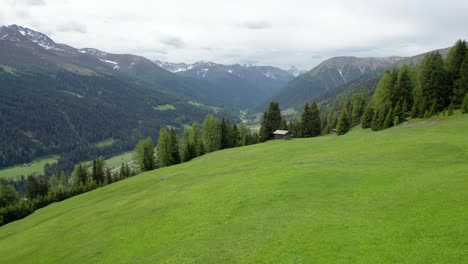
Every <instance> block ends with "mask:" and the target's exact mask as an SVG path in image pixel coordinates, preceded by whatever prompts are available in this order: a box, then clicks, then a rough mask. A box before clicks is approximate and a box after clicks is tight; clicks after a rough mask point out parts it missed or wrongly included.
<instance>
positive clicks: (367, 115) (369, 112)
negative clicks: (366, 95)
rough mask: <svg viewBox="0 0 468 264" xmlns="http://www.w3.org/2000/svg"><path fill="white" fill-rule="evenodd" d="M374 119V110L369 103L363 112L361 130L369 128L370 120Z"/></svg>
mask: <svg viewBox="0 0 468 264" xmlns="http://www.w3.org/2000/svg"><path fill="white" fill-rule="evenodd" d="M373 117H374V108H373V107H372V103H371V102H369V103H368V104H367V106H366V110H365V111H364V117H363V118H362V128H370V127H371V124H372V119H373Z"/></svg>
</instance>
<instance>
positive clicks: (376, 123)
mask: <svg viewBox="0 0 468 264" xmlns="http://www.w3.org/2000/svg"><path fill="white" fill-rule="evenodd" d="M388 108H389V106H388V105H387V106H385V107H384V108H380V109H379V110H377V112H376V113H375V114H374V117H373V119H372V124H371V129H372V130H373V131H379V130H382V129H383V128H384V124H385V118H386V117H387V112H388Z"/></svg>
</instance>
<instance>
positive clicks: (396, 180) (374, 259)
mask: <svg viewBox="0 0 468 264" xmlns="http://www.w3.org/2000/svg"><path fill="white" fill-rule="evenodd" d="M467 131H468V115H465V116H458V117H450V118H444V119H431V120H425V121H412V122H411V123H409V124H406V123H405V124H402V125H401V126H399V127H395V128H392V129H388V130H385V131H382V132H377V133H372V132H371V131H368V130H361V129H358V128H356V129H354V130H353V131H352V132H350V133H349V134H347V135H345V136H342V137H336V136H327V137H320V138H314V139H295V140H291V141H273V142H268V143H265V144H260V145H255V146H250V147H244V148H238V149H231V150H225V151H220V152H216V153H212V154H208V155H205V156H203V157H201V158H197V159H195V160H194V161H192V162H188V163H185V164H182V165H178V166H174V167H169V168H164V169H160V170H157V171H152V172H148V173H145V174H142V175H140V176H137V177H134V178H130V179H127V180H124V181H121V182H118V183H115V184H112V185H110V186H107V187H104V188H101V189H98V190H95V191H92V192H90V193H86V194H83V195H80V196H77V197H74V198H72V199H69V200H66V201H64V202H60V203H56V204H53V205H50V206H48V207H46V208H43V209H40V210H38V211H37V212H35V213H34V214H32V215H31V216H29V217H27V218H25V219H23V220H20V221H17V222H14V223H10V224H8V225H6V226H3V227H1V228H0V255H1V256H2V257H1V258H0V262H1V263H31V262H34V263H466V262H468V251H467V246H468V224H467V219H468V133H467Z"/></svg>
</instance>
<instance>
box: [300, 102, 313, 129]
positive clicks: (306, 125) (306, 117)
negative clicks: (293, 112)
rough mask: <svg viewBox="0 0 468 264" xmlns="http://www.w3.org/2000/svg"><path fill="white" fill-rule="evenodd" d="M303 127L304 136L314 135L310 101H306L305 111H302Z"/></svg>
mask: <svg viewBox="0 0 468 264" xmlns="http://www.w3.org/2000/svg"><path fill="white" fill-rule="evenodd" d="M301 121H302V122H301V127H302V136H303V137H306V138H307V137H311V136H312V122H313V118H312V112H311V110H310V107H309V103H306V104H305V106H304V112H302V117H301Z"/></svg>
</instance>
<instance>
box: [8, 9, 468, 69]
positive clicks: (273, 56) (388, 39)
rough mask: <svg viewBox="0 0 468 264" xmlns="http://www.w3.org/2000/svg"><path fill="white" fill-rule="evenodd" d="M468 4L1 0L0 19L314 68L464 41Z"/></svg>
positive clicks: (60, 33)
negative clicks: (331, 61) (340, 59)
mask: <svg viewBox="0 0 468 264" xmlns="http://www.w3.org/2000/svg"><path fill="white" fill-rule="evenodd" d="M467 14H468V1H466V0H463V1H452V0H445V1H427V0H425V1H424V0H413V1H408V0H401V1H400V0H395V1H391V0H387V1H380V0H375V1H356V0H341V1H339V0H327V1H314V0H304V1H302V0H287V1H286V0H283V1H276V0H255V1H254V0H245V1H244V0H235V1H232V0H231V1H224V0H196V1H195V0H186V1H185V0H184V1H183V0H166V1H159V0H153V1H148V0H131V1H129V0H112V1H110V0H100V1H97V0H79V1H77V0H0V24H1V25H9V24H18V25H22V26H26V27H30V28H32V29H35V30H38V31H41V32H43V33H46V34H48V35H49V36H50V37H51V38H53V39H54V40H55V41H56V42H60V43H65V44H68V45H71V46H74V47H77V48H84V47H93V48H98V49H101V50H104V51H108V52H113V53H132V54H138V55H143V56H146V57H148V58H150V59H160V60H167V61H171V62H189V63H190V62H195V61H198V60H211V61H214V62H218V63H225V64H230V63H254V64H257V65H274V66H279V67H282V68H289V67H290V66H291V65H295V66H297V67H298V68H301V69H310V68H312V67H313V66H315V65H317V64H318V63H320V62H321V61H323V60H324V59H326V58H329V57H333V56H343V55H346V56H358V57H365V56H391V55H397V56H410V55H415V54H418V53H422V52H426V51H429V50H433V49H437V48H443V47H448V46H450V45H452V43H453V42H455V40H457V39H459V38H467V39H468V15H467Z"/></svg>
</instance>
